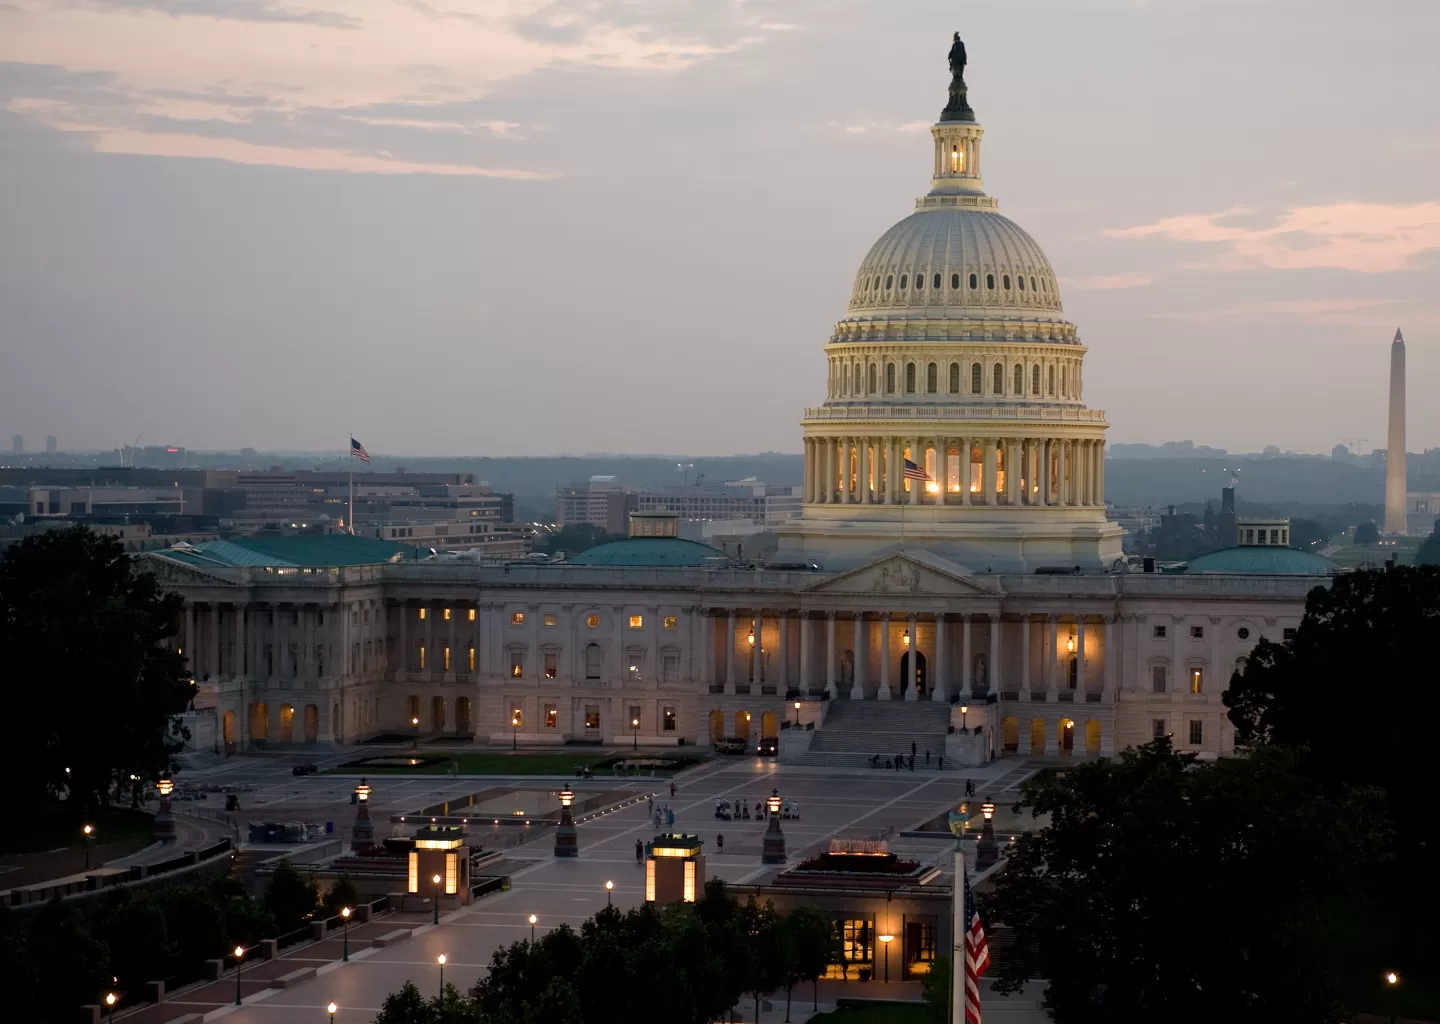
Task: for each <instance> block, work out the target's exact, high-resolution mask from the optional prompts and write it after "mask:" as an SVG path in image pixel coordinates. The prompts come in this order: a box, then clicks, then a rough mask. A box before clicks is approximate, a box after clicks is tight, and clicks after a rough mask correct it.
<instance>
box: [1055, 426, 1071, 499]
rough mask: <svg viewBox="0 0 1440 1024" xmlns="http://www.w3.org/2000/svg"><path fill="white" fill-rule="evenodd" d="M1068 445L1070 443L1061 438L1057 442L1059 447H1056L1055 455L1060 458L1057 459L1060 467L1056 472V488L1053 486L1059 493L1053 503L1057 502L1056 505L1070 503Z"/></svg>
mask: <svg viewBox="0 0 1440 1024" xmlns="http://www.w3.org/2000/svg"><path fill="white" fill-rule="evenodd" d="M1069 445H1070V443H1069V442H1068V441H1063V440H1062V441H1060V442H1059V447H1058V449H1057V457H1058V458H1059V460H1060V461H1059V467H1060V468H1059V472H1058V473H1057V477H1058V479H1057V481H1056V484H1057V486H1056V488H1055V489H1056V491H1058V492H1059V493H1058V496H1057V497H1058V500H1057V501H1056V502H1055V504H1057V505H1068V504H1070V479H1069V478H1070V458H1069V455H1070V452H1069Z"/></svg>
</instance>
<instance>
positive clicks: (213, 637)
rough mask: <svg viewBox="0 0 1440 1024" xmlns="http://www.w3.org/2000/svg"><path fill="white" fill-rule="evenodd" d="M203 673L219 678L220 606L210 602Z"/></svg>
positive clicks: (215, 678)
mask: <svg viewBox="0 0 1440 1024" xmlns="http://www.w3.org/2000/svg"><path fill="white" fill-rule="evenodd" d="M205 673H206V675H207V676H209V678H211V679H214V680H218V679H219V678H220V606H219V605H218V604H216V603H215V602H214V601H211V602H210V626H209V629H207V630H206V633H205Z"/></svg>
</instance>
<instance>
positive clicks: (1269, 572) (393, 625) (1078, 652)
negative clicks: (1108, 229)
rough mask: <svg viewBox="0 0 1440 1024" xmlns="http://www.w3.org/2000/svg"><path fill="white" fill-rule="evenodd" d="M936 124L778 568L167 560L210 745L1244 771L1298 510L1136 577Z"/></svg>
mask: <svg viewBox="0 0 1440 1024" xmlns="http://www.w3.org/2000/svg"><path fill="white" fill-rule="evenodd" d="M957 89H958V95H957ZM931 135H932V137H933V149H932V152H931V154H930V160H929V164H930V167H929V174H930V188H929V191H928V192H926V193H925V194H924V195H923V196H921V197H920V198H919V199H918V200H917V201H916V203H915V210H914V212H913V213H911V214H910V215H909V216H907V217H905V218H904V219H903V220H901V221H900V222H899V223H897V224H896V225H895V226H894V227H892V228H891V229H890V230H889V231H887V232H885V234H884V235H882V236H881V237H880V239H879V240H878V241H877V242H876V243H875V244H874V245H873V246H872V247H871V249H870V251H869V252H868V253H866V254H865V256H864V257H863V259H862V260H861V262H860V265H859V269H858V270H857V272H856V275H855V280H854V287H853V289H852V291H851V296H850V303H849V307H848V308H847V309H846V310H845V312H844V315H843V316H842V317H841V319H840V321H839V323H837V324H836V325H835V328H834V330H833V331H832V333H831V335H830V338H829V341H828V343H826V344H825V345H824V366H823V373H824V375H825V376H824V380H825V401H824V402H823V404H821V405H819V406H818V407H816V408H811V409H806V410H804V412H803V418H802V425H803V429H804V449H805V478H804V504H803V509H802V513H801V515H800V516H799V517H798V518H796V519H793V520H791V521H790V522H788V523H786V524H785V525H783V526H781V527H779V528H778V529H777V530H776V533H777V534H778V538H779V551H778V554H777V555H776V557H775V558H774V559H772V560H770V561H769V562H768V563H765V564H752V563H747V562H739V561H735V560H732V559H730V558H728V557H726V556H725V555H724V554H722V553H721V552H719V551H717V550H716V549H714V548H711V547H708V546H706V545H703V544H700V543H698V542H695V541H689V540H684V539H681V538H679V537H677V536H674V535H673V533H674V530H673V520H672V521H670V522H669V523H667V521H666V518H665V516H664V514H663V513H654V512H650V513H641V514H638V515H637V516H636V517H635V524H636V525H635V529H633V530H632V534H634V535H632V536H631V537H630V538H629V539H627V540H621V541H616V542H613V543H610V544H606V545H602V546H600V547H597V548H593V549H591V550H589V551H586V552H584V553H582V554H580V555H578V556H575V557H572V558H570V559H569V560H567V561H564V562H559V563H545V564H536V563H524V562H517V563H511V564H495V565H483V564H478V563H466V562H456V561H448V562H447V561H437V560H415V559H414V558H413V557H410V555H407V551H406V549H404V548H401V547H400V546H399V545H395V544H389V543H386V542H383V541H378V540H372V539H368V538H360V537H343V536H322V537H304V536H301V537H289V538H272V539H268V540H263V541H262V540H258V539H250V540H222V541H214V542H210V543H205V544H198V545H193V546H180V547H175V548H171V549H168V550H164V551H158V552H152V553H150V554H147V555H145V556H143V558H144V559H145V560H146V562H147V563H148V564H147V567H148V568H150V569H152V570H153V571H155V572H156V573H157V575H159V576H160V578H161V579H162V581H163V582H164V584H165V585H166V586H167V587H168V588H170V589H172V590H174V591H176V592H178V593H179V594H181V595H182V596H183V597H184V600H185V613H184V622H183V624H182V628H181V632H180V635H179V636H178V637H177V639H176V643H177V645H178V646H181V647H182V649H183V651H184V653H185V655H186V656H187V658H188V659H189V662H190V665H191V666H192V669H193V671H194V673H195V675H196V678H197V680H199V681H200V683H201V693H202V695H203V696H202V700H201V701H200V703H201V704H202V705H208V706H209V709H208V711H207V712H206V713H208V714H210V715H212V716H213V721H214V727H213V728H214V732H215V740H214V742H215V745H216V746H219V745H220V744H221V743H223V744H225V745H226V746H228V747H230V748H232V749H244V748H251V747H255V746H278V745H286V744H304V743H318V744H328V743H340V742H345V743H350V742H356V741H359V740H361V739H364V738H367V737H371V736H375V735H379V734H384V733H389V734H400V735H406V736H408V735H411V734H412V733H413V734H416V735H419V736H421V737H434V736H439V735H453V736H457V737H473V742H474V743H476V744H482V745H484V744H490V745H501V744H503V745H504V746H505V747H506V748H508V747H509V746H510V745H512V744H515V745H517V746H522V745H524V746H538V745H557V746H558V745H560V744H565V743H574V742H585V741H593V742H603V743H608V744H625V745H631V744H633V745H635V746H645V747H658V746H661V745H675V744H701V745H708V744H710V743H711V742H714V741H718V740H721V739H724V738H727V737H744V738H745V739H746V740H747V741H749V742H750V743H751V745H752V746H753V745H754V744H755V743H756V742H758V741H759V740H761V739H762V738H764V737H772V736H773V737H777V739H778V740H779V746H780V749H781V754H782V756H783V757H785V758H786V759H787V760H795V761H800V762H802V763H804V762H811V763H821V764H824V763H831V764H839V763H847V762H848V763H858V762H860V761H863V760H865V759H867V758H868V757H869V756H870V755H871V754H875V753H879V754H881V755H882V756H885V755H889V754H893V753H895V752H897V749H898V748H897V745H898V744H900V742H901V740H902V739H903V746H904V748H905V750H906V752H907V753H908V748H909V743H910V741H911V739H915V740H916V742H917V743H918V745H919V746H920V747H924V748H926V749H929V750H933V751H934V752H935V753H937V754H940V753H945V754H946V755H947V756H948V757H950V758H952V759H954V760H956V761H958V762H961V763H976V762H978V761H980V760H983V759H988V758H990V757H1003V756H1006V755H1007V754H1018V755H1026V754H1039V753H1047V754H1059V755H1066V754H1068V755H1071V756H1077V757H1083V756H1098V755H1105V754H1110V753H1113V752H1114V751H1116V750H1118V749H1121V748H1123V747H1125V746H1128V745H1132V744H1137V743H1143V742H1145V741H1147V740H1149V739H1151V738H1153V737H1155V736H1157V735H1169V736H1171V737H1172V738H1173V740H1174V742H1175V743H1176V745H1177V746H1178V747H1179V748H1180V749H1182V750H1191V751H1196V752H1200V753H1202V754H1205V755H1216V754H1222V753H1225V752H1227V751H1229V750H1230V749H1231V747H1232V744H1233V732H1232V730H1231V728H1230V726H1229V724H1228V722H1227V720H1226V717H1225V708H1224V706H1223V704H1222V702H1221V695H1222V693H1223V692H1224V690H1225V688H1226V686H1227V685H1228V683H1229V680H1230V678H1231V675H1232V674H1233V673H1234V672H1236V671H1237V670H1238V669H1240V668H1241V667H1243V663H1244V660H1245V657H1246V655H1247V653H1248V652H1249V651H1250V649H1251V648H1252V647H1253V646H1254V645H1255V643H1256V642H1257V641H1259V640H1260V639H1261V638H1262V637H1265V638H1268V639H1271V640H1280V639H1282V638H1284V637H1286V636H1287V635H1288V634H1289V632H1290V631H1291V630H1293V629H1294V628H1295V627H1296V626H1298V625H1299V622H1300V618H1301V615H1302V612H1303V606H1304V601H1305V595H1306V593H1307V592H1308V591H1309V590H1310V589H1311V588H1312V587H1314V586H1316V585H1317V584H1323V583H1324V582H1325V580H1326V578H1327V575H1328V573H1329V572H1330V571H1332V570H1333V566H1331V565H1330V563H1328V562H1327V561H1326V560H1325V559H1323V558H1320V557H1318V556H1315V555H1311V554H1308V553H1306V552H1302V551H1297V550H1294V549H1292V548H1290V547H1289V535H1288V524H1286V523H1284V522H1283V521H1277V522H1267V523H1255V522H1249V523H1242V524H1241V529H1240V531H1239V533H1240V537H1241V542H1242V543H1241V546H1239V547H1236V548H1232V549H1227V550H1225V551H1219V552H1215V553H1212V554H1210V555H1206V556H1203V557H1201V558H1198V559H1195V560H1194V561H1192V562H1191V563H1189V564H1188V565H1187V566H1185V567H1184V568H1183V569H1182V570H1181V571H1161V572H1154V571H1152V572H1146V571H1140V570H1139V569H1138V568H1137V567H1135V566H1133V565H1129V564H1127V562H1126V561H1125V560H1124V559H1123V558H1122V556H1121V530H1120V528H1119V527H1118V526H1116V525H1114V524H1113V523H1110V522H1108V521H1107V519H1106V515H1105V435H1106V430H1107V429H1108V423H1107V421H1106V417H1105V413H1104V411H1103V410H1099V409H1093V408H1090V407H1088V406H1087V405H1086V404H1085V383H1086V376H1085V356H1086V353H1087V352H1088V349H1087V347H1086V346H1085V344H1084V343H1083V342H1082V341H1081V339H1080V335H1079V332H1078V331H1077V329H1076V326H1075V325H1074V324H1073V323H1071V322H1070V321H1069V320H1067V319H1066V317H1065V313H1064V309H1063V307H1062V305H1061V298H1060V288H1059V284H1058V281H1057V277H1056V274H1055V271H1054V269H1053V268H1052V267H1051V265H1050V262H1049V260H1048V259H1047V258H1046V256H1045V253H1044V252H1043V251H1042V250H1041V248H1040V246H1039V245H1038V244H1037V243H1036V241H1035V240H1034V239H1033V238H1031V237H1030V235H1029V234H1027V233H1026V232H1025V231H1024V230H1023V229H1022V228H1021V227H1020V226H1019V225H1017V224H1015V223H1014V222H1013V221H1011V220H1009V219H1008V218H1006V217H1005V216H1004V215H1003V214H1001V213H1000V210H999V203H998V201H997V200H996V199H995V198H993V197H992V196H990V195H989V194H988V193H987V192H986V191H985V186H984V181H983V179H982V171H983V169H984V158H983V147H982V143H983V141H984V128H983V127H981V125H980V124H979V123H978V122H977V121H976V120H975V116H974V114H973V111H972V110H971V109H970V107H969V104H968V101H967V100H966V96H965V91H964V85H963V81H962V79H961V76H960V74H958V73H957V74H956V76H955V80H954V82H952V86H951V94H950V103H949V105H948V106H947V107H946V108H945V111H944V113H943V114H942V116H941V120H940V121H939V122H938V123H937V124H935V125H934V126H933V127H932V128H931ZM917 156H918V154H917ZM917 162H918V161H917ZM917 170H919V168H918V167H917ZM817 354H818V353H817ZM821 372H822V367H821V366H820V365H819V361H818V360H817V365H816V373H817V375H818V374H819V373H821ZM412 554H413V552H412ZM797 705H798V706H797ZM797 722H798V723H800V725H801V728H792V727H791V724H792V723H797Z"/></svg>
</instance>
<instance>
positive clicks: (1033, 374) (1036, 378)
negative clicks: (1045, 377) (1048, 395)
mask: <svg viewBox="0 0 1440 1024" xmlns="http://www.w3.org/2000/svg"><path fill="white" fill-rule="evenodd" d="M1030 393H1031V394H1032V395H1038V394H1039V393H1040V367H1039V366H1038V365H1037V366H1034V367H1032V368H1031V370H1030Z"/></svg>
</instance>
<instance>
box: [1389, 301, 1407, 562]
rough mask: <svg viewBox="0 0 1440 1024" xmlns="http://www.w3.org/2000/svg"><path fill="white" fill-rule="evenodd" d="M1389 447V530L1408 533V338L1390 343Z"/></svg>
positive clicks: (1392, 532)
mask: <svg viewBox="0 0 1440 1024" xmlns="http://www.w3.org/2000/svg"><path fill="white" fill-rule="evenodd" d="M1386 446H1387V447H1386V450H1385V533H1386V535H1387V536H1401V535H1403V534H1404V533H1405V339H1404V338H1403V337H1401V335H1400V329H1399V328H1398V327H1397V328H1396V329H1395V340H1394V341H1392V342H1391V343H1390V435H1389V437H1388V438H1387V439H1386Z"/></svg>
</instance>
